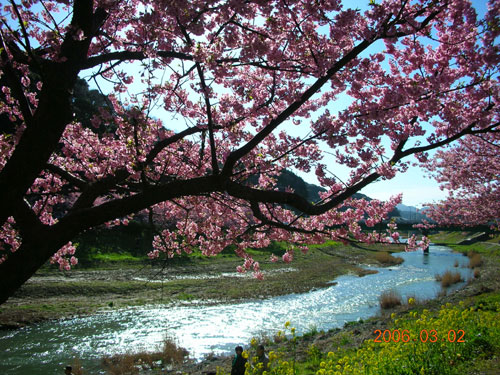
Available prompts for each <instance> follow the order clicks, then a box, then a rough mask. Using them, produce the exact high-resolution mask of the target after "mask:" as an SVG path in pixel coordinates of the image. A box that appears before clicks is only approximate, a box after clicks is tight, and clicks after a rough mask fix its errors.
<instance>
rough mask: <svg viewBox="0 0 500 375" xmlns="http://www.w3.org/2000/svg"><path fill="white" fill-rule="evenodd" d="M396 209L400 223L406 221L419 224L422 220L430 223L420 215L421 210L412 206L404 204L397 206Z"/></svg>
mask: <svg viewBox="0 0 500 375" xmlns="http://www.w3.org/2000/svg"><path fill="white" fill-rule="evenodd" d="M396 208H397V209H398V211H399V217H400V219H401V221H407V222H420V221H422V220H427V221H429V222H431V221H432V220H431V219H429V218H428V217H427V216H425V214H423V213H422V211H423V209H419V208H417V207H413V206H407V205H405V204H398V205H397V206H396Z"/></svg>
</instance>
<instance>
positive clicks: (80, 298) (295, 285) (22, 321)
mask: <svg viewBox="0 0 500 375" xmlns="http://www.w3.org/2000/svg"><path fill="white" fill-rule="evenodd" d="M283 246H284V245H283ZM403 250H404V246H403V245H355V246H352V245H351V246H347V245H343V244H340V243H335V242H329V243H326V244H324V245H320V246H311V248H310V250H309V252H308V253H307V254H302V253H301V252H299V251H296V252H295V260H294V262H292V263H290V264H286V263H283V262H277V263H272V262H271V261H270V260H269V257H270V254H271V250H260V251H257V250H252V256H253V257H254V259H255V260H256V261H259V263H260V266H261V269H262V270H263V273H264V276H265V281H264V282H262V281H260V280H256V279H255V278H253V277H252V274H251V273H247V274H243V275H242V274H238V273H237V272H236V267H237V266H238V265H240V264H241V263H242V260H241V259H240V258H237V257H236V256H234V255H231V254H223V255H222V256H219V257H215V258H208V257H199V256H196V257H191V258H183V259H180V260H174V261H172V262H171V263H169V264H159V263H158V262H149V263H142V262H132V263H130V262H107V263H103V264H102V265H100V267H93V268H87V269H81V268H78V267H76V268H75V269H74V270H72V271H69V272H61V271H59V270H56V269H54V268H51V267H46V268H44V269H42V270H41V271H40V272H38V273H37V274H36V275H35V276H34V277H33V278H32V279H30V280H29V281H28V282H27V283H26V284H25V285H24V286H23V287H22V288H21V289H20V290H19V291H18V292H17V293H16V295H15V296H13V297H12V298H10V299H9V300H8V301H7V302H6V303H5V304H3V305H1V306H0V326H1V327H2V328H4V329H5V328H16V327H21V326H24V325H28V324H32V323H36V322H40V321H44V320H49V319H62V318H71V317H75V316H82V315H90V314H94V313H96V312H101V311H109V310H116V309H121V308H126V307H131V306H140V305H148V304H167V305H169V304H170V305H178V304H186V303H189V304H214V303H228V302H238V301H242V300H248V299H252V298H265V297H270V296H277V295H285V294H290V293H303V292H307V291H309V290H311V289H315V288H324V287H326V286H328V285H330V284H329V283H330V282H331V280H333V279H335V278H336V277H338V276H340V275H343V274H356V275H359V276H363V275H365V274H366V273H367V272H368V273H369V271H367V270H366V269H364V268H363V266H367V265H375V266H382V265H384V257H382V258H380V257H379V256H380V254H381V253H383V252H389V253H392V252H399V251H403ZM272 251H273V252H275V253H276V254H277V255H280V251H281V252H284V250H283V249H280V248H274V249H272Z"/></svg>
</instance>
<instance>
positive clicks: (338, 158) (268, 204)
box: [0, 0, 500, 302]
mask: <svg viewBox="0 0 500 375" xmlns="http://www.w3.org/2000/svg"><path fill="white" fill-rule="evenodd" d="M498 10H499V9H498V2H496V1H492V2H491V3H490V6H489V10H488V13H487V15H486V16H485V17H484V19H479V18H478V17H477V15H476V12H475V10H474V8H473V7H472V6H471V4H470V3H469V2H468V1H466V0H412V1H410V0H387V1H381V2H378V1H370V5H369V6H368V8H367V10H364V11H362V10H359V9H352V8H347V7H344V6H343V4H342V2H341V1H340V0H317V1H309V0H269V1H268V0H266V1H264V0H241V1H236V0H227V1H223V0H208V1H198V0H191V1H185V0H183V1H178V0H163V1H161V0H160V1H158V0H156V1H149V0H74V1H70V0H58V1H48V0H22V1H16V0H10V1H9V2H5V4H3V6H2V10H1V16H0V22H1V26H0V38H1V40H0V43H1V44H0V66H1V76H0V86H1V95H0V113H1V114H0V120H1V122H0V130H1V134H0V150H1V157H0V208H1V209H0V228H1V231H0V241H1V242H0V262H1V264H0V283H1V284H2V288H1V291H0V302H4V301H6V300H7V299H8V298H9V296H11V295H12V294H13V293H14V292H15V290H16V289H17V288H19V287H20V286H21V285H22V284H23V283H24V282H25V281H26V280H27V279H28V278H29V277H30V276H31V275H32V274H33V273H34V272H36V270H37V269H39V268H40V267H41V266H42V265H43V264H45V263H46V262H47V261H48V260H49V259H51V260H52V261H53V262H56V263H59V265H60V266H61V267H62V268H65V269H68V268H70V266H71V265H72V264H75V263H76V262H77V260H76V258H75V256H74V253H75V248H74V247H73V246H72V244H71V242H70V241H71V239H72V238H74V236H76V235H77V234H78V233H81V232H82V231H85V230H87V229H89V228H92V227H95V226H99V225H103V224H107V225H114V224H118V223H123V224H126V223H127V222H128V220H130V219H131V217H132V216H133V215H134V214H137V213H144V214H146V215H147V217H148V218H149V220H150V222H151V225H155V226H156V228H157V232H158V235H157V236H156V237H155V239H154V243H153V244H152V251H151V252H150V254H149V255H150V256H151V257H157V256H167V257H171V256H174V254H176V253H181V252H183V251H185V252H190V251H192V249H193V248H198V249H200V250H201V251H202V252H203V253H204V254H206V255H216V254H218V253H219V252H220V251H221V250H222V249H224V248H225V247H227V246H228V245H231V244H232V245H236V250H235V251H236V252H237V254H238V255H240V256H241V257H242V258H244V260H243V264H242V266H241V267H239V271H241V272H246V271H247V270H253V272H254V274H255V276H256V277H258V278H261V277H262V273H261V272H260V267H259V264H258V262H255V261H254V260H253V259H252V258H251V257H249V256H248V255H247V254H246V253H245V249H246V248H248V247H263V246H267V245H268V244H269V241H271V240H285V241H287V242H289V243H290V244H292V245H293V246H294V247H295V248H299V249H302V250H304V251H305V250H306V244H307V243H312V242H318V241H323V240H324V239H325V238H330V239H337V240H349V239H355V240H359V241H384V240H387V241H389V238H390V235H389V234H390V233H388V234H387V238H386V237H385V236H381V235H380V234H378V233H375V232H374V233H366V232H364V231H362V230H361V227H360V225H359V222H360V221H362V220H364V221H365V222H366V224H367V225H369V226H373V225H375V224H376V223H378V222H380V221H381V220H382V219H383V218H384V217H385V216H386V214H387V213H388V212H390V211H391V210H392V209H393V207H394V206H395V204H397V203H398V202H399V200H400V197H394V198H393V199H391V200H390V201H389V202H380V201H377V200H373V201H370V202H367V201H364V200H357V199H354V198H353V195H354V194H355V193H356V192H359V191H360V190H361V189H362V188H363V187H365V186H367V185H368V184H370V183H373V182H375V181H376V180H378V179H390V178H392V177H393V176H394V175H395V174H396V173H398V172H402V171H404V170H405V169H406V168H407V165H408V163H409V159H408V157H409V156H411V155H416V156H417V158H418V160H419V161H422V162H423V161H425V160H426V158H427V154H426V153H427V152H428V151H430V150H433V149H435V148H439V147H442V146H445V145H447V144H450V143H451V142H453V141H456V140H458V139H460V138H462V137H464V136H467V135H482V136H487V135H488V134H490V133H492V132H494V131H497V129H498V121H499V114H498V104H499V103H498V65H499V64H498V63H499V59H498V55H499V54H498V46H497V45H496V43H495V40H496V38H497V37H498V32H499V30H500V27H499V25H498V18H497V15H498V14H499V12H498ZM78 78H85V79H88V80H95V81H96V82H97V83H99V82H103V80H105V81H107V82H110V83H111V84H112V85H113V89H114V90H113V92H112V93H111V94H109V95H108V102H109V103H108V105H107V106H106V107H104V108H99V109H98V110H97V111H96V114H95V115H94V116H93V117H92V119H91V122H92V124H93V125H94V126H95V128H96V129H89V128H88V127H84V126H82V124H80V123H79V122H78V121H77V120H76V119H75V118H74V115H73V109H72V96H73V89H74V86H75V82H76V81H77V79H78ZM134 81H135V82H134ZM137 87H139V88H137ZM345 97H348V98H350V101H351V104H349V105H348V106H347V108H344V109H341V110H339V103H340V102H341V101H342V100H343V98H345ZM158 108H160V109H161V112H157V110H158ZM156 113H162V115H157V114H156ZM174 119H175V124H179V123H180V124H182V127H180V128H179V126H178V125H175V126H174ZM97 129H100V130H99V131H97ZM102 129H104V131H102ZM172 129H175V130H172ZM303 129H307V131H303ZM299 130H300V131H299ZM336 166H342V167H344V168H345V167H347V168H349V169H350V170H351V172H350V174H349V176H348V177H347V178H344V179H340V178H339V177H338V176H337V174H336V168H337V167H336ZM285 168H289V169H294V170H297V171H302V172H311V171H313V172H315V174H316V176H317V178H318V181H319V182H320V184H321V185H322V186H323V187H324V188H326V189H327V191H326V192H325V193H323V194H322V195H321V201H319V202H310V201H308V200H306V199H305V198H304V197H302V196H300V195H299V194H297V193H295V192H294V191H291V190H289V191H279V190H277V189H276V179H277V176H279V174H280V172H281V171H282V170H283V169H285ZM389 230H390V229H389ZM392 237H393V238H394V237H396V238H397V236H394V235H393V236H392ZM292 258H293V251H292V250H291V251H290V252H288V253H287V254H285V256H284V257H283V260H284V261H286V262H288V261H291V260H292ZM272 259H273V260H276V257H272Z"/></svg>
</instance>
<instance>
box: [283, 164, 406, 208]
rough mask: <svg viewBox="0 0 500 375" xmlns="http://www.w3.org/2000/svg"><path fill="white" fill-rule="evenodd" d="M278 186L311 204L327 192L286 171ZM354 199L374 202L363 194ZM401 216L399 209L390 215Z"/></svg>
mask: <svg viewBox="0 0 500 375" xmlns="http://www.w3.org/2000/svg"><path fill="white" fill-rule="evenodd" d="M277 185H278V189H279V190H280V191H284V190H285V189H287V188H292V189H293V190H294V191H295V192H296V193H297V194H300V195H301V196H303V197H305V198H306V199H307V200H308V201H309V202H318V201H319V199H320V197H319V193H320V192H325V191H326V189H325V188H322V187H321V186H318V185H315V184H310V183H308V182H305V181H304V180H303V179H302V178H301V177H299V176H297V175H296V174H295V173H293V172H291V171H289V170H286V169H285V170H284V171H283V172H282V173H281V175H280V176H279V177H278V181H277ZM353 198H354V199H366V200H368V201H371V200H372V199H371V198H370V197H368V196H366V195H364V194H361V193H355V194H354V195H353ZM399 216H400V212H399V210H398V209H394V210H393V211H391V212H390V213H389V217H399Z"/></svg>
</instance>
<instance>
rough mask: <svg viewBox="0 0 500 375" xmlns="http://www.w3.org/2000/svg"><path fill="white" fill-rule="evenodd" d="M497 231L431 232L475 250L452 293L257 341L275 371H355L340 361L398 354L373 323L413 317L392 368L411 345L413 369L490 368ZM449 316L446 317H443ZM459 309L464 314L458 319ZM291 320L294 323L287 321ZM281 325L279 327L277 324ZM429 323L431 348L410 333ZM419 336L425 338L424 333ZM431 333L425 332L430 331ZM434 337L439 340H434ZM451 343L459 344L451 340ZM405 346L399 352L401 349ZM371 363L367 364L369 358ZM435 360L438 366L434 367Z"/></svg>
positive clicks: (499, 354)
mask: <svg viewBox="0 0 500 375" xmlns="http://www.w3.org/2000/svg"><path fill="white" fill-rule="evenodd" d="M464 236H466V233H465V232H464V233H463V234H461V235H458V236H457V235H456V234H455V235H454V236H453V237H458V238H462V237H464ZM499 239H500V238H498V237H496V238H494V239H492V240H491V241H489V242H480V243H475V244H473V245H471V246H463V245H456V242H455V238H454V239H449V238H447V235H446V234H438V235H435V237H434V239H433V240H434V241H436V242H440V243H441V244H443V245H447V246H450V247H452V248H454V249H455V250H456V251H459V252H462V253H463V254H464V256H465V255H466V254H467V253H469V252H470V251H474V252H476V253H477V254H480V255H481V260H482V264H481V265H480V266H479V267H478V272H477V273H476V278H474V279H472V280H470V281H469V282H468V283H467V285H466V286H465V287H464V288H462V289H459V290H456V291H454V292H452V293H444V292H443V293H442V294H441V295H440V296H439V297H438V298H436V299H433V300H429V301H422V300H419V299H418V298H416V300H413V301H410V303H404V304H403V305H401V306H398V307H395V308H393V309H390V310H386V311H382V312H381V313H380V315H378V316H376V317H373V318H370V319H367V320H365V321H358V322H351V323H348V324H346V325H345V326H344V327H343V328H337V329H333V330H330V331H328V332H317V331H316V330H315V329H314V328H313V329H311V331H310V332H307V333H306V334H304V335H303V336H301V337H296V338H295V339H290V329H289V330H288V335H289V338H288V340H283V339H282V338H280V337H276V336H274V337H271V336H266V335H263V336H262V337H258V338H256V341H255V342H262V343H264V344H265V345H266V348H267V350H268V352H269V353H272V357H274V358H275V363H274V365H273V366H275V368H276V371H277V372H276V373H287V372H279V371H286V370H287V369H290V366H291V363H293V366H294V368H295V371H296V373H297V374H316V373H318V374H323V372H321V370H322V369H323V370H325V372H324V374H326V373H328V372H327V370H328V369H329V368H330V369H334V370H339V369H342V371H339V372H338V373H337V372H332V373H335V374H344V373H345V374H351V373H353V374H354V373H357V372H355V371H354V370H353V369H351V370H346V368H345V367H342V366H346V365H347V364H348V363H349V362H352V363H359V362H360V361H361V362H363V360H360V358H359V356H360V355H361V354H360V353H364V354H366V352H367V351H368V352H370V353H371V354H370V355H371V358H372V359H373V358H374V356H378V358H377V360H376V361H375V362H376V363H375V365H374V366H378V365H380V363H381V362H383V360H382V359H381V357H384V350H385V351H386V352H387V353H385V357H387V355H388V354H389V356H390V357H391V358H392V356H393V355H394V358H396V357H397V354H396V348H393V349H390V346H391V345H392V346H397V345H398V344H397V343H394V342H392V343H391V342H385V340H384V339H382V338H380V337H379V342H378V343H376V342H375V339H376V336H377V335H376V332H377V330H379V331H380V332H379V333H383V332H384V331H386V330H388V331H390V332H394V331H399V332H402V331H403V330H404V329H403V328H406V327H412V325H413V327H419V329H420V331H419V332H417V331H415V332H412V333H411V334H412V335H414V336H412V338H413V340H412V342H410V343H406V344H403V345H402V346H401V345H399V346H398V347H397V348H398V349H399V350H400V351H401V352H403V354H401V357H404V354H406V355H407V357H408V361H409V362H408V363H405V362H404V360H403V359H401V358H400V359H399V364H397V365H395V367H394V368H393V370H395V371H396V373H397V372H398V367H397V366H400V367H399V370H401V371H403V368H404V367H405V366H410V362H418V360H416V359H415V355H416V354H415V353H417V352H418V351H420V350H424V353H427V354H426V355H427V356H428V358H426V361H427V360H428V361H427V362H426V363H423V362H422V363H421V364H420V366H421V367H422V368H423V369H424V370H422V369H421V368H420V367H419V368H418V369H417V372H415V373H425V374H440V375H441V374H461V375H462V374H469V375H479V374H489V375H493V374H497V373H498V372H497V371H498V368H500V325H499V324H498V323H497V322H498V321H499V320H500V278H499V277H498V274H499V270H500V244H499V242H498V240H499ZM457 314H458V315H457ZM448 316H451V317H452V318H447V317H448ZM485 316H487V317H488V318H489V319H490V321H489V322H486V318H485ZM429 317H430V318H429ZM460 317H463V319H465V320H464V321H462V322H461V320H460V319H459V318H460ZM425 320H427V325H422V324H423V322H425ZM469 321H470V322H478V321H481V322H482V323H483V325H482V326H481V325H478V326H466V324H467V323H468V322H469ZM291 324H292V325H293V321H292V323H291ZM450 324H451V325H450ZM494 325H496V326H494ZM400 327H403V328H400ZM445 327H453V330H455V331H458V330H460V329H462V330H463V332H464V338H465V340H464V341H466V343H464V344H463V345H462V344H458V343H456V342H450V338H451V339H453V334H451V335H450V336H449V337H448V336H447V335H446V333H449V332H450V329H449V328H448V329H447V328H445ZM276 328H277V329H279V328H282V327H276ZM495 329H496V331H495ZM283 330H286V329H285V328H283ZM432 330H437V331H438V332H441V331H442V332H444V333H442V337H439V341H440V342H442V344H441V350H437V351H436V350H435V347H436V346H431V345H432V343H431V342H430V341H427V342H421V340H422V337H420V336H417V335H419V333H421V332H426V333H429V332H431V331H432ZM478 330H479V331H480V332H479V333H478ZM410 332H411V330H410ZM481 332H482V333H481ZM488 334H490V337H488ZM423 338H424V339H425V334H424V335H423ZM415 340H416V341H417V342H416V343H415ZM430 340H432V337H431V338H430ZM389 341H390V340H389ZM249 344H250V343H249ZM437 345H438V346H439V344H437ZM454 345H459V346H457V347H454ZM254 346H255V345H254ZM405 347H406V353H404V352H405ZM246 348H247V349H248V350H249V354H250V358H251V357H252V356H253V355H254V353H255V348H254V347H252V345H247V347H246ZM384 348H385V349H384ZM401 348H403V349H401ZM450 353H453V354H450ZM450 355H452V356H455V357H453V358H451V359H447V360H444V359H443V358H445V357H446V358H447V356H448V357H449V356H450ZM335 361H337V362H335ZM377 361H379V362H380V363H379V362H377ZM366 363H369V361H368V360H366ZM443 363H444V365H443ZM329 364H330V365H329ZM371 364H372V365H373V363H371ZM341 365H342V366H341ZM386 365H387V363H386ZM433 366H434V367H433ZM436 366H442V367H440V368H437V367H436ZM230 368H231V358H229V357H218V358H209V359H208V360H206V361H203V362H201V363H185V364H183V365H181V366H177V367H175V368H174V369H173V370H172V371H171V373H172V374H202V373H210V372H214V373H215V372H217V371H218V374H221V375H222V374H229V372H230ZM365 370H366V371H368V372H367V373H369V374H377V373H378V372H377V370H375V371H372V370H368V369H365ZM422 371H423V372H422ZM151 373H154V372H151ZM273 373H274V372H273ZM362 373H364V372H362ZM409 373H412V372H409Z"/></svg>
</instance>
